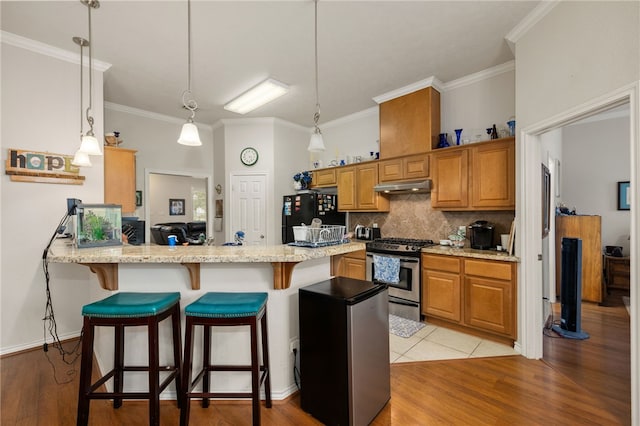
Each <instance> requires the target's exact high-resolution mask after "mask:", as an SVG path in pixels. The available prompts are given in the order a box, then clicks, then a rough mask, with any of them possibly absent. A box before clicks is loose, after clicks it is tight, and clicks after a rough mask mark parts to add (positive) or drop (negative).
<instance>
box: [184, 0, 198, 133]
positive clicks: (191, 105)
mask: <svg viewBox="0 0 640 426" xmlns="http://www.w3.org/2000/svg"><path fill="white" fill-rule="evenodd" d="M187 95H189V97H190V99H188V98H187ZM182 104H183V106H184V107H185V108H186V109H188V110H189V111H191V117H189V121H190V122H193V118H194V117H195V116H196V109H198V103H197V102H196V100H195V99H194V98H193V93H192V92H191V0H187V90H185V91H184V92H182Z"/></svg>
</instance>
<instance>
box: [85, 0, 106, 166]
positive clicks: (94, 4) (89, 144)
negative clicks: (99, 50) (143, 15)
mask: <svg viewBox="0 0 640 426" xmlns="http://www.w3.org/2000/svg"><path fill="white" fill-rule="evenodd" d="M80 3H82V4H84V5H85V6H87V10H88V11H89V41H88V42H87V44H88V45H89V106H88V107H87V112H86V115H87V123H89V130H87V133H86V134H85V135H84V136H83V137H82V142H81V143H80V151H82V152H84V153H86V154H88V155H102V151H101V150H100V144H99V143H98V139H96V137H95V135H94V133H93V122H94V120H93V116H92V115H91V114H92V112H93V111H92V110H93V55H92V51H91V47H92V46H93V38H92V35H91V30H92V29H91V9H97V8H99V7H100V2H99V1H98V0H80ZM85 42H86V40H85Z"/></svg>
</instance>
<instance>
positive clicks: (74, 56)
mask: <svg viewBox="0 0 640 426" xmlns="http://www.w3.org/2000/svg"><path fill="white" fill-rule="evenodd" d="M0 38H1V40H2V43H5V44H8V45H10V46H14V47H19V48H21V49H25V50H29V51H31V52H35V53H39V54H41V55H45V56H50V57H52V58H56V59H60V60H62V61H66V62H71V63H72V64H76V65H79V64H80V55H79V54H78V53H74V52H70V51H68V50H64V49H60V48H59V47H54V46H51V45H48V44H45V43H41V42H39V41H35V40H31V39H29V38H26V37H22V36H19V35H17V34H13V33H9V32H7V31H0ZM83 61H84V63H85V64H87V65H88V64H89V57H88V56H85V57H84V59H83ZM92 62H93V68H94V69H95V70H97V71H101V72H105V71H106V70H108V69H109V68H111V64H110V63H108V62H103V61H99V60H97V59H92Z"/></svg>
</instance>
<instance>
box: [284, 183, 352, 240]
mask: <svg viewBox="0 0 640 426" xmlns="http://www.w3.org/2000/svg"><path fill="white" fill-rule="evenodd" d="M316 217H317V218H318V219H320V220H322V224H323V225H345V221H346V214H345V213H341V212H339V211H338V196H337V195H336V194H320V193H317V192H308V193H301V194H294V195H285V196H284V198H283V201H282V244H287V243H291V242H293V241H295V240H294V238H293V228H292V227H293V226H300V225H302V224H303V223H304V224H305V225H311V221H312V220H313V219H314V218H316Z"/></svg>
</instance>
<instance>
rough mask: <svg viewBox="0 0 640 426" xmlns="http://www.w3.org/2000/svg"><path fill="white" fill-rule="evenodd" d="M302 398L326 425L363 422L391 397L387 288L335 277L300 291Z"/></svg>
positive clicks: (313, 413) (303, 402) (369, 419)
mask: <svg viewBox="0 0 640 426" xmlns="http://www.w3.org/2000/svg"><path fill="white" fill-rule="evenodd" d="M298 296H299V299H298V302H299V310H300V382H301V389H300V400H301V405H302V409H303V410H304V411H306V412H308V413H309V414H311V415H312V416H314V417H315V418H316V419H318V420H320V421H322V422H323V423H325V424H327V425H367V424H369V423H371V421H372V420H373V419H374V418H375V417H376V416H377V414H378V413H379V412H380V410H382V408H383V407H384V406H385V404H386V403H387V401H389V398H390V397H391V383H390V382H391V381H390V368H389V291H388V289H387V287H386V286H384V285H376V284H373V283H371V282H370V281H362V280H356V279H351V278H344V277H337V278H332V279H330V280H327V281H323V282H320V283H317V284H313V285H310V286H307V287H303V288H301V289H299V290H298Z"/></svg>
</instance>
